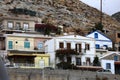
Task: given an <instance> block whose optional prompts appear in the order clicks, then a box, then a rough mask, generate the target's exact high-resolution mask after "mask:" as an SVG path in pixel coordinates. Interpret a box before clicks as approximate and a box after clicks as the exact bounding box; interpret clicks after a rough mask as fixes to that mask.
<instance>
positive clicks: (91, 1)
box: [80, 0, 120, 15]
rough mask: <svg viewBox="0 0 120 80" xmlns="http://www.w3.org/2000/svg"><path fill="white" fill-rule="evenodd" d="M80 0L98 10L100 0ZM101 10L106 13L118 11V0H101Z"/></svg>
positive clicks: (119, 9) (119, 5)
mask: <svg viewBox="0 0 120 80" xmlns="http://www.w3.org/2000/svg"><path fill="white" fill-rule="evenodd" d="M80 1H82V2H84V3H86V4H88V5H90V6H92V7H95V8H97V9H99V10H100V1H101V0H80ZM102 12H104V13H106V14H108V15H112V14H114V13H116V12H120V0H102Z"/></svg>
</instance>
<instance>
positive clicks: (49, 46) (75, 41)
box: [45, 35, 95, 67]
mask: <svg viewBox="0 0 120 80" xmlns="http://www.w3.org/2000/svg"><path fill="white" fill-rule="evenodd" d="M45 46H46V53H48V54H50V66H51V67H56V64H58V63H60V59H58V58H57V57H56V51H57V50H60V51H61V53H60V54H64V53H66V54H70V55H69V56H67V57H66V58H65V57H64V59H65V60H64V61H66V62H68V61H69V62H70V63H71V64H74V65H76V66H83V65H85V66H90V65H92V62H93V59H94V56H95V40H94V39H92V38H87V37H83V36H80V35H64V36H59V37H54V38H53V39H51V40H48V41H46V43H45ZM66 50H70V52H69V51H68V52H67V51H66ZM72 50H73V51H72ZM74 51H75V52H76V53H75V54H72V53H74ZM77 53H78V54H77Z"/></svg>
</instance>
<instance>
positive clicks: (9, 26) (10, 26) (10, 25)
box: [7, 21, 14, 29]
mask: <svg viewBox="0 0 120 80" xmlns="http://www.w3.org/2000/svg"><path fill="white" fill-rule="evenodd" d="M7 28H9V29H12V28H14V22H13V21H8V22H7Z"/></svg>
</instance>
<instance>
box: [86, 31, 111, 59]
mask: <svg viewBox="0 0 120 80" xmlns="http://www.w3.org/2000/svg"><path fill="white" fill-rule="evenodd" d="M86 37H91V38H93V39H95V48H96V55H98V56H99V57H101V56H103V55H104V54H107V52H108V50H109V49H112V48H113V44H112V40H111V39H110V38H108V37H107V36H106V35H105V34H103V33H102V32H100V31H98V30H96V31H93V32H91V33H90V34H88V35H86Z"/></svg>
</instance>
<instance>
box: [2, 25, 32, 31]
mask: <svg viewBox="0 0 120 80" xmlns="http://www.w3.org/2000/svg"><path fill="white" fill-rule="evenodd" d="M0 30H2V31H20V32H22V31H34V27H28V28H24V27H23V26H19V27H17V26H12V27H8V26H1V27H0Z"/></svg>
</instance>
